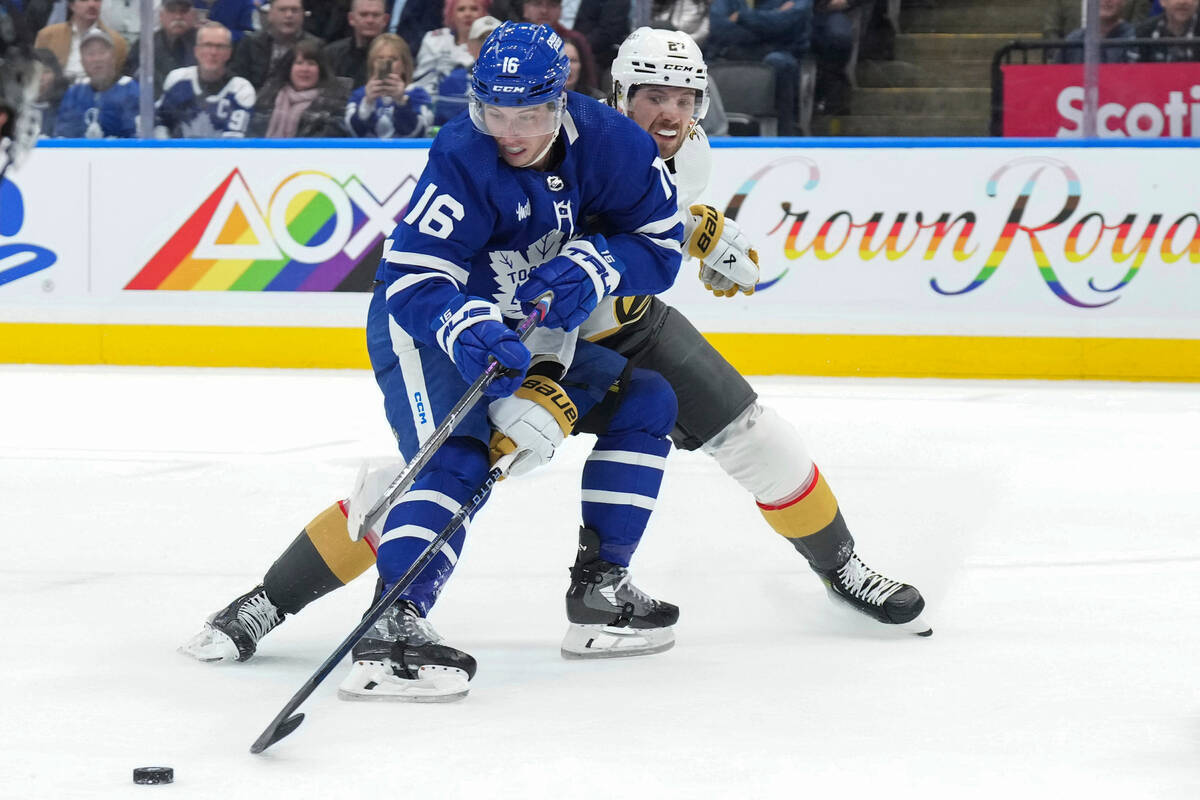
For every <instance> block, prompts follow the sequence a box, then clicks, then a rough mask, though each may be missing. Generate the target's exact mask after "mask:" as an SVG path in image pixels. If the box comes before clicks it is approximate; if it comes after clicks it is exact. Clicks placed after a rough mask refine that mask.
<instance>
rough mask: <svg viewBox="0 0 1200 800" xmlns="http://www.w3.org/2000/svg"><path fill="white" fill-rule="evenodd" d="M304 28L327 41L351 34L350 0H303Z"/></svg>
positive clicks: (334, 40) (333, 40)
mask: <svg viewBox="0 0 1200 800" xmlns="http://www.w3.org/2000/svg"><path fill="white" fill-rule="evenodd" d="M303 4H304V30H306V31H308V32H309V33H311V34H312V35H313V36H315V37H317V38H318V39H321V40H322V41H325V42H336V41H337V40H338V39H344V38H346V37H347V36H349V35H350V26H349V24H348V21H347V19H346V15H347V14H349V13H350V0H303Z"/></svg>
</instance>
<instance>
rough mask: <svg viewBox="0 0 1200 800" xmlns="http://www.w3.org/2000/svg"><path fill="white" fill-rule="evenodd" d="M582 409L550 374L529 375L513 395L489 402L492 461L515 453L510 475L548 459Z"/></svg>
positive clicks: (509, 471) (522, 472)
mask: <svg viewBox="0 0 1200 800" xmlns="http://www.w3.org/2000/svg"><path fill="white" fill-rule="evenodd" d="M578 416H579V412H578V411H577V410H576V408H575V404H574V403H572V402H571V398H569V397H567V393H566V392H565V391H563V388H562V387H561V386H559V385H558V384H557V383H555V382H554V381H552V380H550V379H549V378H546V377H543V376H541V375H530V376H529V377H528V378H526V379H525V382H524V383H522V384H521V388H519V389H517V391H516V392H515V393H514V394H513V395H512V396H511V397H501V398H500V399H499V400H493V401H492V404H491V405H490V406H488V419H489V420H491V423H492V428H494V430H493V432H492V442H491V445H490V447H489V448H488V449H489V451H490V453H489V454H490V456H491V462H492V463H493V464H495V463H496V461H497V460H499V459H500V457H501V456H505V455H508V454H509V453H516V454H517V457H516V460H515V461H513V463H512V466H511V467H509V469H508V474H509V475H513V476H516V475H524V474H525V473H527V472H529V471H530V470H532V469H534V468H536V467H540V466H542V465H543V464H546V463H549V461H550V459H551V458H553V456H554V451H555V449H556V448H557V447H558V446H559V445H560V444H562V441H563V439H564V438H565V437H566V436H567V435H568V434H570V432H571V429H572V428H573V427H574V426H575V421H576V419H577V418H578Z"/></svg>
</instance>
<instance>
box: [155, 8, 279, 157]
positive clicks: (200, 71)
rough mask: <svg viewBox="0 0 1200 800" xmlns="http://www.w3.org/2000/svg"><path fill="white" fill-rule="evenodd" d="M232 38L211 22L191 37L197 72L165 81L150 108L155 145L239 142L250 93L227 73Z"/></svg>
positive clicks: (251, 97)
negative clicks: (174, 141)
mask: <svg viewBox="0 0 1200 800" xmlns="http://www.w3.org/2000/svg"><path fill="white" fill-rule="evenodd" d="M232 52H233V36H232V35H231V34H230V32H229V29H228V28H226V27H225V26H224V25H222V24H221V23H219V22H212V21H211V20H210V21H208V22H206V23H204V24H203V25H201V26H200V29H199V30H198V31H197V32H196V66H194V67H180V68H179V69H177V70H175V71H174V72H171V73H169V74H168V75H167V79H166V81H164V82H163V94H162V97H160V98H159V99H158V104H157V105H156V106H155V120H154V135H155V136H156V137H158V138H159V139H167V138H173V139H209V138H214V137H224V138H241V137H242V136H245V135H246V128H247V127H248V125H249V123H250V112H251V110H252V109H253V108H254V100H255V96H256V94H255V91H254V87H253V86H251V85H250V81H248V80H246V79H245V78H242V77H238V76H236V75H233V74H232V72H231V71H230V69H229V60H230V58H229V57H230V54H231V53H232Z"/></svg>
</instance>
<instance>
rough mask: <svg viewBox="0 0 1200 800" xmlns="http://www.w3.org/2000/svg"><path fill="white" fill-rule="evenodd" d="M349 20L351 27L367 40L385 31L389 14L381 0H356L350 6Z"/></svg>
mask: <svg viewBox="0 0 1200 800" xmlns="http://www.w3.org/2000/svg"><path fill="white" fill-rule="evenodd" d="M349 20H350V27H351V28H352V29H353V30H354V32H355V33H356V34H358V36H359V38H361V39H363V40H364V41H365V40H368V39H374V38H375V37H376V36H378V35H379V34H381V33H383V26H384V25H385V24H386V23H387V14H386V13H385V12H384V10H383V3H382V2H381V0H355V3H354V5H353V6H351V8H350V16H349Z"/></svg>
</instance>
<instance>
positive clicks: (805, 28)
mask: <svg viewBox="0 0 1200 800" xmlns="http://www.w3.org/2000/svg"><path fill="white" fill-rule="evenodd" d="M812 11H813V9H812V2H811V0H782V2H781V0H758V2H757V3H755V4H754V7H753V8H751V6H750V4H749V3H748V2H747V0H713V3H712V6H711V8H710V10H709V35H708V46H707V47H706V48H705V57H706V58H707V59H709V60H712V61H715V60H718V59H731V60H742V61H762V62H764V63H765V64H767V65H768V66H770V67H771V69H773V70H774V71H775V102H776V105H777V106H778V110H779V135H780V136H795V135H798V134H799V133H800V130H799V128H798V127H797V124H796V120H797V105H796V104H797V99H798V92H799V84H800V62H799V59H801V58H803V57H804V56H806V55H807V54H808V51H809V46H810V36H811V33H812V16H813V13H812Z"/></svg>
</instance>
